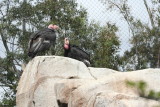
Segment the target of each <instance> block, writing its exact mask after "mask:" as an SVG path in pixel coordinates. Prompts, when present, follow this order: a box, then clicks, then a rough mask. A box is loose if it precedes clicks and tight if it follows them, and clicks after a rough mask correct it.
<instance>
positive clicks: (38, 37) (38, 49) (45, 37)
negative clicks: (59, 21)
mask: <svg viewBox="0 0 160 107" xmlns="http://www.w3.org/2000/svg"><path fill="white" fill-rule="evenodd" d="M58 28H59V27H58V26H57V25H53V24H50V25H49V26H48V28H44V29H42V30H39V31H37V32H35V33H34V34H32V35H31V37H30V40H29V44H28V56H29V57H31V58H34V57H35V56H36V55H37V54H38V53H42V52H45V51H46V50H49V49H50V47H51V46H53V47H54V45H55V41H56V30H57V29H58Z"/></svg>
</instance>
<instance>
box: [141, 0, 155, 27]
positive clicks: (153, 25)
mask: <svg viewBox="0 0 160 107" xmlns="http://www.w3.org/2000/svg"><path fill="white" fill-rule="evenodd" d="M143 1H144V5H145V7H146V9H147V12H148V15H149V19H150V21H151V25H152V27H153V28H154V27H155V24H154V21H153V15H152V13H151V10H150V9H149V7H148V4H147V2H146V0H143Z"/></svg>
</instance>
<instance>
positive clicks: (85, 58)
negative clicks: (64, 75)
mask: <svg viewBox="0 0 160 107" xmlns="http://www.w3.org/2000/svg"><path fill="white" fill-rule="evenodd" d="M64 56H65V57H70V58H73V59H76V60H79V61H82V62H83V63H84V64H85V65H86V66H91V64H90V55H89V54H88V53H87V52H85V51H84V50H83V49H82V48H80V47H78V46H76V45H72V44H70V43H69V40H68V39H67V38H65V40H64Z"/></svg>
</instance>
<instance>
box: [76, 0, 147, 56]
mask: <svg viewBox="0 0 160 107" xmlns="http://www.w3.org/2000/svg"><path fill="white" fill-rule="evenodd" d="M149 1H150V0H147V2H149ZM77 2H78V4H79V5H81V6H83V7H84V8H86V9H87V12H88V16H89V20H90V21H92V20H95V21H97V22H99V23H100V24H101V25H105V24H106V23H107V22H111V23H115V24H116V25H117V26H118V28H119V31H118V33H117V34H118V35H119V38H120V41H121V47H120V54H123V52H124V51H125V50H127V49H130V47H131V45H129V38H131V34H130V33H129V30H128V25H127V23H126V22H125V21H124V20H123V18H122V16H121V15H120V14H119V13H118V12H116V11H112V12H110V11H107V9H106V7H107V6H106V5H104V4H102V3H101V2H100V0H77ZM128 4H129V6H130V8H131V13H132V14H133V16H135V17H136V18H137V19H140V20H142V22H145V23H149V17H148V15H147V12H146V9H145V6H144V3H143V0H128Z"/></svg>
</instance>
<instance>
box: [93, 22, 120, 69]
mask: <svg viewBox="0 0 160 107" xmlns="http://www.w3.org/2000/svg"><path fill="white" fill-rule="evenodd" d="M117 31H118V28H117V27H116V26H115V25H113V24H110V23H107V24H106V26H104V27H102V28H100V30H99V34H98V37H97V38H96V41H97V42H96V44H95V47H94V64H95V66H96V67H105V68H111V69H115V70H118V67H119V66H118V65H119V56H118V55H117V52H118V49H119V45H120V41H119V40H118V36H117V35H116V32H117Z"/></svg>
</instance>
